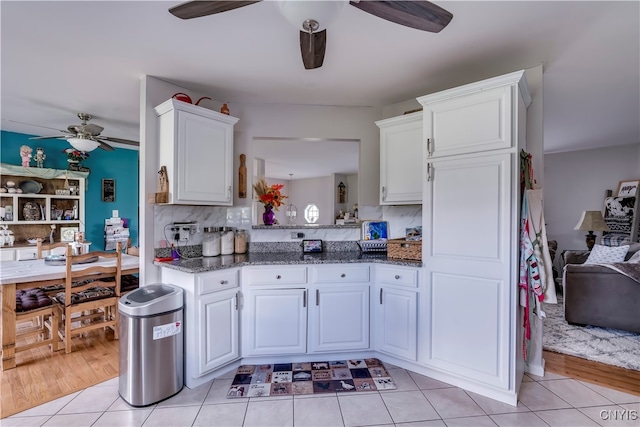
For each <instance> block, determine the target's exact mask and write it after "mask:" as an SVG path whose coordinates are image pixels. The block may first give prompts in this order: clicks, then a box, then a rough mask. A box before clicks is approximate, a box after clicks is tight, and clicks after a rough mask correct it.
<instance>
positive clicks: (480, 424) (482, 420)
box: [444, 415, 496, 427]
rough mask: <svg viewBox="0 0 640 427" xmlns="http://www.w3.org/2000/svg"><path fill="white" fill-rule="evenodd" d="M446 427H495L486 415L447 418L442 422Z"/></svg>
mask: <svg viewBox="0 0 640 427" xmlns="http://www.w3.org/2000/svg"><path fill="white" fill-rule="evenodd" d="M444 422H445V424H446V425H447V427H495V426H496V423H494V422H493V420H492V419H491V418H489V416H487V415H481V416H479V417H464V418H449V419H446V420H444Z"/></svg>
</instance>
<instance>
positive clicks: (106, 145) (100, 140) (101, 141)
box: [89, 137, 115, 151]
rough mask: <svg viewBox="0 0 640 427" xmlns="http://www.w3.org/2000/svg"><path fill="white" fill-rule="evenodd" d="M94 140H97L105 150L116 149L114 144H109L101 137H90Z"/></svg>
mask: <svg viewBox="0 0 640 427" xmlns="http://www.w3.org/2000/svg"><path fill="white" fill-rule="evenodd" d="M89 139H90V140H92V141H95V142H97V143H98V144H100V146H99V147H100V148H102V149H103V150H105V151H114V150H115V148H113V147H112V146H110V145H109V144H107V143H106V142H104V141H103V140H102V139H101V138H93V137H91V138H89Z"/></svg>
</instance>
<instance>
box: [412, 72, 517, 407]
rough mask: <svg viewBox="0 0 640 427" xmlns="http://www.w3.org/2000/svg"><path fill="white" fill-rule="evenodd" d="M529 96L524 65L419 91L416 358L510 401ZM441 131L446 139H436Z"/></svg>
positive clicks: (512, 396)
mask: <svg viewBox="0 0 640 427" xmlns="http://www.w3.org/2000/svg"><path fill="white" fill-rule="evenodd" d="M443 99H445V100H443ZM528 99H530V98H529V95H528V92H527V91H526V81H525V79H524V72H518V73H512V74H509V75H507V76H501V77H498V78H495V79H489V80H486V81H482V82H478V83H477V84H473V85H467V86H464V87H462V88H458V89H453V90H450V91H445V92H443V93H440V94H435V95H430V96H427V97H423V98H419V101H420V102H421V103H423V105H424V112H425V132H426V133H427V135H432V136H434V139H433V140H432V142H431V145H430V147H429V148H430V150H431V157H428V164H427V177H426V181H425V186H424V198H423V210H422V218H423V229H425V230H428V232H426V233H425V238H424V239H423V249H422V253H423V261H424V265H425V271H424V273H425V282H424V292H425V298H423V299H422V301H423V302H424V306H422V307H421V308H420V310H421V311H420V312H419V316H420V318H421V319H423V321H421V327H420V328H421V332H420V335H421V342H420V348H419V354H420V362H421V363H424V364H425V365H426V366H428V367H430V368H433V369H435V370H436V371H437V372H439V373H444V374H446V375H451V377H452V378H455V381H457V385H459V386H462V387H468V388H470V389H472V390H474V391H476V392H479V393H481V394H483V395H485V396H488V397H492V398H495V399H499V400H502V401H507V402H510V403H512V404H515V402H516V400H517V388H518V386H519V384H520V379H521V378H522V373H523V370H524V362H523V360H522V357H521V351H520V349H521V348H522V342H518V339H517V338H516V333H517V331H518V330H519V328H521V324H520V322H518V313H519V306H518V298H517V296H518V273H519V272H518V247H519V245H518V237H519V233H518V229H519V213H520V208H519V206H520V198H519V191H520V184H519V176H520V174H519V169H518V160H519V151H520V149H521V148H524V138H525V133H526V106H527V100H528ZM432 102H433V104H432ZM443 106H448V107H447V108H443ZM454 107H455V108H454ZM505 109H506V110H505ZM443 111H444V112H445V113H442V112H443ZM441 113H442V114H441ZM448 114H452V115H451V116H450V115H448ZM453 117H455V120H454V119H453ZM454 121H455V122H456V123H455V127H456V128H457V130H455V131H454V123H453V122H454ZM480 122H486V123H484V124H481V123H480ZM491 123H493V124H491ZM485 125H486V127H483V126H485ZM443 129H444V130H445V131H446V132H444V134H441V133H439V132H441V131H443ZM449 130H450V131H451V133H450V134H449V133H447V132H449ZM441 135H445V136H447V137H451V139H446V138H444V141H445V143H444V144H442V142H443V139H441V138H440V136H441ZM453 136H455V138H453Z"/></svg>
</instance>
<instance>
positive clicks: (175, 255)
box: [171, 243, 180, 259]
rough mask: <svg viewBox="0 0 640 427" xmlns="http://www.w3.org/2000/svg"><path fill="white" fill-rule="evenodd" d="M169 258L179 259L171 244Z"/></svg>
mask: <svg viewBox="0 0 640 427" xmlns="http://www.w3.org/2000/svg"><path fill="white" fill-rule="evenodd" d="M171 258H173V259H179V258H180V254H178V251H177V250H176V248H175V247H174V246H173V243H172V244H171Z"/></svg>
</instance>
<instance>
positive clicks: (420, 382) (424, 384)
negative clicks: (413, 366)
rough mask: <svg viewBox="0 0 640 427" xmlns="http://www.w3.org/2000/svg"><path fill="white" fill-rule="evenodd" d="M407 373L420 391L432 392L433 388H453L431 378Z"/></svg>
mask: <svg viewBox="0 0 640 427" xmlns="http://www.w3.org/2000/svg"><path fill="white" fill-rule="evenodd" d="M407 372H408V374H409V376H410V377H411V378H412V379H413V381H414V382H415V383H416V385H417V386H418V388H419V389H420V390H432V389H435V388H452V387H453V386H452V385H451V384H447V383H443V382H442V381H438V380H434V379H433V378H429V377H426V376H424V375H420V374H416V373H415V372H410V371H407Z"/></svg>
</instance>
